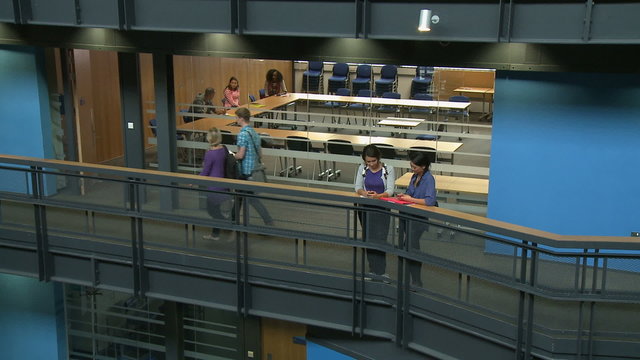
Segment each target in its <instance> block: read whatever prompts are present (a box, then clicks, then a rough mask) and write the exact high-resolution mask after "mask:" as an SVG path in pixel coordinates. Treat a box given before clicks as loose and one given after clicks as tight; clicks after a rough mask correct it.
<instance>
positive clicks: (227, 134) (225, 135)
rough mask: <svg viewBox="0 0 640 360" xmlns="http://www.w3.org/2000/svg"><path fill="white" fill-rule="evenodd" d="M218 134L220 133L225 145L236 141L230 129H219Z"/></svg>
mask: <svg viewBox="0 0 640 360" xmlns="http://www.w3.org/2000/svg"><path fill="white" fill-rule="evenodd" d="M220 135H222V143H223V144H225V145H234V144H235V143H236V139H235V136H233V135H231V131H229V130H220Z"/></svg>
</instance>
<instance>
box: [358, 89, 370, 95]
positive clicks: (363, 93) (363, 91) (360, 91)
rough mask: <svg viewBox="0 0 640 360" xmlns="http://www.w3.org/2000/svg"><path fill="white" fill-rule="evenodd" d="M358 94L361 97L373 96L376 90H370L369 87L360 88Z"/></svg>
mask: <svg viewBox="0 0 640 360" xmlns="http://www.w3.org/2000/svg"><path fill="white" fill-rule="evenodd" d="M358 96H359V97H373V96H374V92H373V91H371V90H369V89H360V90H358Z"/></svg>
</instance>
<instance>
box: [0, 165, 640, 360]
mask: <svg viewBox="0 0 640 360" xmlns="http://www.w3.org/2000/svg"><path fill="white" fill-rule="evenodd" d="M0 159H1V161H2V164H1V166H0V178H2V189H1V192H0V201H1V204H0V205H1V206H0V258H1V259H2V261H0V271H3V272H10V273H16V274H22V275H27V276H37V277H38V278H39V279H41V280H42V281H60V282H66V283H75V284H81V285H85V286H92V287H95V288H104V289H113V290H119V291H126V292H132V293H133V294H135V295H137V296H148V297H155V298H161V299H170V300H177V301H181V302H185V303H193V304H200V305H206V306H211V307H216V308H221V309H227V310H235V311H237V312H238V313H239V314H251V315H257V316H271V317H276V318H282V319H288V320H293V321H297V322H301V323H306V324H313V325H319V326H325V327H329V328H334V329H341V330H346V331H351V332H352V333H355V334H360V335H372V336H377V337H381V338H387V339H389V340H392V341H394V342H396V343H397V344H398V345H400V346H405V347H410V348H412V349H415V350H417V351H420V352H423V353H425V354H430V355H432V356H437V355H438V354H449V355H450V356H453V357H456V358H465V356H467V354H472V353H474V352H477V351H484V352H485V353H486V354H491V356H490V357H491V358H505V356H506V357H514V358H527V359H528V358H530V356H534V357H536V358H551V357H558V356H562V357H566V358H580V357H581V356H593V357H596V358H603V359H604V358H615V357H623V356H632V355H633V354H636V355H637V354H638V353H639V352H638V351H637V350H638V348H637V347H638V343H640V324H639V322H638V321H636V319H635V317H636V316H637V311H638V308H639V305H638V304H639V302H640V286H639V285H638V284H640V281H639V280H640V262H639V260H640V254H639V253H638V250H639V249H640V242H638V241H637V240H635V241H634V240H633V239H632V238H617V237H576V236H560V235H556V234H551V233H547V232H543V231H539V230H535V229H530V228H525V227H521V226H516V225H512V224H507V223H504V222H500V221H495V220H491V219H486V218H482V217H477V216H473V215H468V214H464V213H459V212H455V211H452V210H446V209H441V208H433V207H424V206H403V205H397V204H392V203H386V202H381V201H376V200H371V199H366V198H360V197H358V196H356V195H355V194H353V193H350V192H340V191H329V190H320V189H311V188H303V187H295V186H286V185H277V184H265V183H253V182H248V181H239V180H228V179H213V178H205V177H200V176H196V175H188V174H175V173H164V172H158V171H151V170H135V169H128V168H121V167H111V166H101V165H91V164H83V163H73V162H65V161H49V160H41V159H34V158H27V157H16V156H0ZM211 188H214V189H211ZM208 201H209V202H213V203H216V204H219V205H220V213H219V214H217V216H218V217H216V218H213V217H211V216H210V215H209V213H208V212H207V211H206V208H207V202H208ZM254 201H260V202H261V203H262V204H263V205H264V206H265V207H266V208H267V210H268V212H269V213H270V215H271V217H272V219H273V221H267V222H266V223H265V221H264V220H263V219H261V217H260V216H259V214H258V213H257V212H256V211H255V208H254V207H253V206H247V204H250V205H251V204H252V202H254ZM240 203H242V205H243V206H239V204H240ZM380 219H388V221H389V226H388V231H387V232H386V234H385V233H384V231H380V230H379V229H384V226H382V227H379V226H370V225H371V224H372V223H374V224H376V225H380V224H379V222H380ZM383 221H386V220H383ZM363 224H364V225H363ZM367 224H370V225H367ZM213 227H215V228H218V229H221V231H220V235H219V236H220V238H219V239H213V238H208V237H206V235H208V234H210V232H211V228H213ZM363 229H364V230H363ZM417 229H419V230H422V231H416V230H417ZM374 230H375V231H374ZM418 233H419V234H420V235H419V237H418V238H416V239H417V241H412V240H413V237H415V236H418V235H415V234H418ZM203 236H205V237H203ZM412 236H413V237H412ZM370 250H378V251H381V252H383V253H384V255H383V258H384V261H385V263H386V267H385V269H384V271H385V272H386V273H387V274H388V277H387V276H379V275H375V274H369V272H368V269H367V268H368V265H367V263H368V257H369V256H371V253H372V252H371V251H370ZM367 253H368V254H367ZM369 260H371V258H370V257H369ZM416 262H417V263H419V264H420V265H419V266H420V268H421V270H420V275H421V280H422V284H420V283H419V282H417V281H415V280H417V279H416V278H415V277H413V278H412V276H411V275H410V273H411V268H412V264H416ZM414 266H415V265H414ZM413 269H415V267H414V268H413ZM442 334H446V336H447V337H448V339H458V340H460V341H466V342H465V344H466V345H465V346H459V345H456V344H459V343H458V342H457V341H455V340H453V341H446V342H442V341H439V340H438V339H439V338H440V336H444V335H442ZM467 345H468V346H467Z"/></svg>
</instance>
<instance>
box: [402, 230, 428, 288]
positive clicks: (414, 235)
mask: <svg viewBox="0 0 640 360" xmlns="http://www.w3.org/2000/svg"><path fill="white" fill-rule="evenodd" d="M422 220H426V219H422ZM409 221H410V222H411V224H410V225H409V224H407V226H409V227H410V229H409V230H408V231H407V229H406V228H405V231H406V234H405V241H408V242H409V251H410V252H413V251H416V250H417V251H416V252H420V237H421V236H422V234H423V233H424V232H426V231H429V225H428V224H424V223H422V222H418V221H411V220H409ZM403 223H404V222H401V226H404V225H402V224H403ZM407 263H408V265H409V275H410V276H411V284H413V285H415V286H420V287H421V286H422V274H421V272H422V262H420V261H415V260H407Z"/></svg>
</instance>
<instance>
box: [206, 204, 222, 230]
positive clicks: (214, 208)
mask: <svg viewBox="0 0 640 360" xmlns="http://www.w3.org/2000/svg"><path fill="white" fill-rule="evenodd" d="M221 205H222V203H221V202H220V199H219V198H216V197H212V196H207V212H208V213H209V215H210V216H211V217H212V218H214V219H224V215H223V214H222V209H221ZM211 235H212V236H218V235H220V229H218V228H211Z"/></svg>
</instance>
